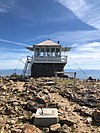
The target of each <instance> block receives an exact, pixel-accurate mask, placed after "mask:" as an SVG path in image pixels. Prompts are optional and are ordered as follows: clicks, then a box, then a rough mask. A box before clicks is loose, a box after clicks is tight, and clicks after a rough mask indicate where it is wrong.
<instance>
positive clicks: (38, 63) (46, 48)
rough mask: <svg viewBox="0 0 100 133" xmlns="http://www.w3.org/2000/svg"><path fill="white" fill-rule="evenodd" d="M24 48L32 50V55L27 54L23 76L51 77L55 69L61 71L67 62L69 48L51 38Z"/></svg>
mask: <svg viewBox="0 0 100 133" xmlns="http://www.w3.org/2000/svg"><path fill="white" fill-rule="evenodd" d="M26 48H27V49H28V50H30V51H32V52H33V56H32V57H30V56H27V61H26V63H25V66H24V69H23V75H22V76H23V77H30V76H31V77H43V76H44V77H47V76H48V77H51V76H54V72H55V71H63V70H64V66H65V65H66V64H67V56H66V52H68V51H70V49H71V48H70V47H62V46H61V45H60V42H59V41H58V43H55V42H53V41H51V40H46V41H44V42H41V43H39V44H36V45H33V46H30V47H26Z"/></svg>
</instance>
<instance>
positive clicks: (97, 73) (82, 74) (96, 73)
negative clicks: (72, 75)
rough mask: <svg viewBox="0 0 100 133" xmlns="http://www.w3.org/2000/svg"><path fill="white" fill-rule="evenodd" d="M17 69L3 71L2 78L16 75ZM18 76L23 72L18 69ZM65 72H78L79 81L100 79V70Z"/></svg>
mask: <svg viewBox="0 0 100 133" xmlns="http://www.w3.org/2000/svg"><path fill="white" fill-rule="evenodd" d="M14 71H15V69H5V70H4V69H1V70H0V76H10V75H12V74H13V73H14ZM15 72H16V74H19V75H21V74H22V72H23V70H22V69H17V70H16V71H15ZM65 72H76V77H77V78H79V79H87V78H88V77H89V76H91V77H93V78H95V79H100V70H82V71H81V70H79V69H65Z"/></svg>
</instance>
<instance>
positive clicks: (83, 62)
mask: <svg viewBox="0 0 100 133" xmlns="http://www.w3.org/2000/svg"><path fill="white" fill-rule="evenodd" d="M68 55H69V58H68V64H70V65H71V67H72V68H76V67H77V66H75V63H76V64H78V65H79V67H81V68H82V69H100V42H93V43H86V44H81V45H80V44H77V46H76V47H74V48H73V49H72V51H71V52H69V54H68ZM73 64H74V65H73Z"/></svg>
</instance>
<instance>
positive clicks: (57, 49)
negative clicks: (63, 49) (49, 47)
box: [56, 48, 60, 56]
mask: <svg viewBox="0 0 100 133" xmlns="http://www.w3.org/2000/svg"><path fill="white" fill-rule="evenodd" d="M56 56H60V48H56Z"/></svg>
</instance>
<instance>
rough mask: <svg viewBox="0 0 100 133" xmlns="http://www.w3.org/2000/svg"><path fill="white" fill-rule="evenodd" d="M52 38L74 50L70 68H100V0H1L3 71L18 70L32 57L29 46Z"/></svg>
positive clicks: (69, 62) (0, 54) (0, 29)
mask: <svg viewBox="0 0 100 133" xmlns="http://www.w3.org/2000/svg"><path fill="white" fill-rule="evenodd" d="M48 38H50V39H51V40H53V41H55V42H56V41H58V40H60V42H61V44H62V45H63V46H71V47H72V49H71V51H70V52H69V53H68V56H69V58H68V66H70V68H75V69H76V68H77V66H76V65H75V64H78V66H79V67H81V68H82V69H100V68H99V66H100V0H96V1H94V0H0V69H11V68H16V65H17V63H18V60H19V59H20V58H21V57H23V60H25V57H26V56H27V55H32V53H31V52H30V51H28V50H27V49H25V46H26V45H29V46H30V45H33V44H36V43H39V42H41V41H45V40H47V39H48ZM18 68H23V63H21V62H20V63H19V64H18ZM66 68H68V67H67V66H66Z"/></svg>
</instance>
